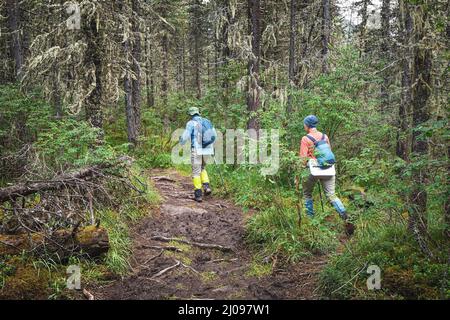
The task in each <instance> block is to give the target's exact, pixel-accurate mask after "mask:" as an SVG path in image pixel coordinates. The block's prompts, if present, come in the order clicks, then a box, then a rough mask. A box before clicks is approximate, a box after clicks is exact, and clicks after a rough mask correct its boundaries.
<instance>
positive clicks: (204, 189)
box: [203, 183, 212, 196]
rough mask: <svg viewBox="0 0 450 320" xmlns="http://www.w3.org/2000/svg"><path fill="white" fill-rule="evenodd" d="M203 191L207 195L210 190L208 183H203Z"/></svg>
mask: <svg viewBox="0 0 450 320" xmlns="http://www.w3.org/2000/svg"><path fill="white" fill-rule="evenodd" d="M203 191H204V192H205V196H209V195H210V194H211V192H212V190H211V188H210V187H209V183H204V184H203Z"/></svg>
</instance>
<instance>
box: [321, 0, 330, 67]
mask: <svg viewBox="0 0 450 320" xmlns="http://www.w3.org/2000/svg"><path fill="white" fill-rule="evenodd" d="M330 34H331V14H330V0H322V73H328V69H329V67H328V51H329V48H328V46H329V44H330Z"/></svg>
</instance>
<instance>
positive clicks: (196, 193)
mask: <svg viewBox="0 0 450 320" xmlns="http://www.w3.org/2000/svg"><path fill="white" fill-rule="evenodd" d="M194 197H195V198H194V200H195V201H197V202H202V201H203V199H202V189H197V190H195V191H194Z"/></svg>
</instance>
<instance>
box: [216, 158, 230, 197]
mask: <svg viewBox="0 0 450 320" xmlns="http://www.w3.org/2000/svg"><path fill="white" fill-rule="evenodd" d="M213 159H214V164H215V165H216V166H218V163H217V160H216V155H215V154H213ZM219 176H220V180H221V181H222V185H223V188H224V190H225V194H228V191H227V187H226V186H225V182H224V180H223V175H222V170H221V169H219Z"/></svg>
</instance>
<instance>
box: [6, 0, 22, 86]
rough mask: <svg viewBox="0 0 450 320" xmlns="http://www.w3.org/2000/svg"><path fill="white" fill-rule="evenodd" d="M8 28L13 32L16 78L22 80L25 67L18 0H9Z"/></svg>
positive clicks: (7, 2) (7, 6) (12, 46)
mask: <svg viewBox="0 0 450 320" xmlns="http://www.w3.org/2000/svg"><path fill="white" fill-rule="evenodd" d="M6 10H7V14H8V28H9V31H10V32H11V43H12V45H11V56H12V59H13V61H14V79H15V80H16V81H18V80H20V76H21V74H22V67H23V48H22V40H21V34H20V32H21V31H20V7H19V1H18V0H7V1H6Z"/></svg>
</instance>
